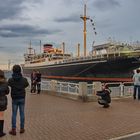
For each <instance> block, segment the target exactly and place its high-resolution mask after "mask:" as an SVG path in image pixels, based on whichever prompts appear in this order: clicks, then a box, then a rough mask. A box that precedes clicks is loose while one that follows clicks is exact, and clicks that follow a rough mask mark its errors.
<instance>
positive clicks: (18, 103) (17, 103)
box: [8, 65, 29, 135]
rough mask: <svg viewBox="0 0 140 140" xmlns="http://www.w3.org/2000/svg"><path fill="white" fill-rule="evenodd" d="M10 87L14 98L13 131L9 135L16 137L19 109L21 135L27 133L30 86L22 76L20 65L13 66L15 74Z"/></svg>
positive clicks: (9, 83)
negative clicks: (26, 96)
mask: <svg viewBox="0 0 140 140" xmlns="http://www.w3.org/2000/svg"><path fill="white" fill-rule="evenodd" d="M8 85H9V86H10V87H11V98H12V129H11V130H10V131H9V134H11V135H16V116H17V110H18V108H19V113H20V133H24V132H25V129H24V123H25V115H24V108H25V95H26V91H25V88H26V87H28V85H29V83H28V81H27V79H26V78H24V77H23V76H22V74H21V67H20V65H14V66H13V74H12V77H11V78H9V80H8Z"/></svg>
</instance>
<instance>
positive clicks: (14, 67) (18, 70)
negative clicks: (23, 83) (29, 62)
mask: <svg viewBox="0 0 140 140" xmlns="http://www.w3.org/2000/svg"><path fill="white" fill-rule="evenodd" d="M13 73H21V67H20V65H14V66H13Z"/></svg>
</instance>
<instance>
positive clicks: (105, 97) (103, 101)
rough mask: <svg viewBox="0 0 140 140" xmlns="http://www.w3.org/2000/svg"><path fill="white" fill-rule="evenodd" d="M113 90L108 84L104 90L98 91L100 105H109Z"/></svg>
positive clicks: (105, 106)
mask: <svg viewBox="0 0 140 140" xmlns="http://www.w3.org/2000/svg"><path fill="white" fill-rule="evenodd" d="M110 93H111V90H110V89H109V88H108V85H107V84H104V85H103V89H102V91H97V94H96V95H97V96H100V98H98V103H99V104H100V105H103V107H104V108H108V107H109V103H111V97H110Z"/></svg>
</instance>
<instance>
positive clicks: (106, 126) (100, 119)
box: [0, 92, 140, 140]
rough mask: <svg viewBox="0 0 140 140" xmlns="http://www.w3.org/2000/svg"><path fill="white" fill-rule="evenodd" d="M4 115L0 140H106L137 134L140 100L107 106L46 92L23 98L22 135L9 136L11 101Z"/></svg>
mask: <svg viewBox="0 0 140 140" xmlns="http://www.w3.org/2000/svg"><path fill="white" fill-rule="evenodd" d="M8 98H9V105H8V110H7V111H6V113H5V128H4V131H5V132H6V133H7V135H6V136H5V137H3V138H0V139H1V140H109V139H111V138H115V137H119V136H123V135H127V134H131V133H134V132H139V131H140V101H138V100H135V101H134V100H132V99H131V98H125V99H117V100H113V101H112V104H111V107H110V108H108V109H105V108H102V107H101V106H100V105H98V103H97V102H84V103H83V102H80V101H73V100H69V99H65V98H60V97H56V96H51V95H48V94H46V93H42V94H40V95H37V94H35V95H34V94H30V93H29V92H27V96H26V120H25V122H26V125H25V129H26V131H25V133H24V134H20V133H19V116H18V117H17V119H18V121H17V122H18V123H17V135H16V136H11V135H10V134H8V131H9V130H10V129H11V98H10V95H8Z"/></svg>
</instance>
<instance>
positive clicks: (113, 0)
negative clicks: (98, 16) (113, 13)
mask: <svg viewBox="0 0 140 140" xmlns="http://www.w3.org/2000/svg"><path fill="white" fill-rule="evenodd" d="M94 5H95V7H96V8H97V9H99V10H110V9H113V8H115V7H118V6H120V3H119V2H118V1H117V0H96V1H95V2H94Z"/></svg>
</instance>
